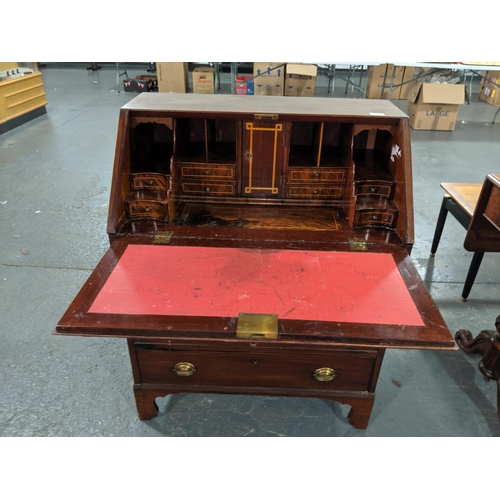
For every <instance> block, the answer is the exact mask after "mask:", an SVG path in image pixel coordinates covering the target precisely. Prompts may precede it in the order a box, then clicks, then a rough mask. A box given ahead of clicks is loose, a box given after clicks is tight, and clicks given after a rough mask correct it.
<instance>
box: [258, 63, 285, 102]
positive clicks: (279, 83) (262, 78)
mask: <svg viewBox="0 0 500 500" xmlns="http://www.w3.org/2000/svg"><path fill="white" fill-rule="evenodd" d="M253 83H254V90H253V91H254V94H255V95H283V89H284V86H285V65H284V64H283V63H279V62H264V63H262V62H256V63H253Z"/></svg>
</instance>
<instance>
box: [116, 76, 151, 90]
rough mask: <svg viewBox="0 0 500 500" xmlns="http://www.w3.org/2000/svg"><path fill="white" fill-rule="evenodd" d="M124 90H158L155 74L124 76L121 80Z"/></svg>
mask: <svg viewBox="0 0 500 500" xmlns="http://www.w3.org/2000/svg"><path fill="white" fill-rule="evenodd" d="M123 89H124V90H125V92H154V91H155V90H158V81H157V79H156V76H152V75H137V76H136V77H135V78H125V79H124V80H123Z"/></svg>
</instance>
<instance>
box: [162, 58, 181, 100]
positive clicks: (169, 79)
mask: <svg viewBox="0 0 500 500" xmlns="http://www.w3.org/2000/svg"><path fill="white" fill-rule="evenodd" d="M156 73H157V75H158V92H177V93H182V94H185V93H186V92H187V91H188V64H187V62H157V63H156Z"/></svg>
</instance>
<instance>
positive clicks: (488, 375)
mask: <svg viewBox="0 0 500 500" xmlns="http://www.w3.org/2000/svg"><path fill="white" fill-rule="evenodd" d="M495 327H496V332H495V331H493V330H483V331H482V332H480V333H479V335H478V336H477V337H476V338H475V339H474V338H473V337H472V334H471V332H470V331H469V330H458V332H456V334H455V340H456V342H457V344H458V346H459V347H460V349H462V350H463V351H465V352H467V353H474V352H476V353H480V354H482V355H483V356H482V358H481V360H480V361H479V370H480V371H481V373H482V374H483V377H484V379H485V380H486V381H487V382H489V381H490V380H495V381H496V383H497V415H498V418H499V419H500V316H498V317H497V319H496V321H495Z"/></svg>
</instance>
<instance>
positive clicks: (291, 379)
mask: <svg viewBox="0 0 500 500" xmlns="http://www.w3.org/2000/svg"><path fill="white" fill-rule="evenodd" d="M135 355H136V360H137V365H138V371H139V377H140V383H150V384H181V385H183V386H190V385H205V386H219V387H220V386H241V387H244V386H252V387H280V388H300V389H320V390H321V389H326V390H349V391H368V390H369V386H370V382H371V379H372V376H373V373H374V368H375V363H376V356H377V355H376V353H374V352H370V351H358V352H355V353H353V352H347V351H339V352H338V353H330V354H324V353H321V352H320V353H318V354H312V355H311V354H297V353H290V354H273V353H261V352H258V353H255V354H253V353H249V352H212V351H187V350H186V351H182V350H180V351H177V350H168V349H166V348H163V349H162V348H161V347H158V348H154V347H153V348H151V346H150V345H149V346H148V347H146V346H144V347H143V346H142V345H141V344H140V343H138V344H136V345H135ZM322 369H323V370H322ZM315 375H316V377H318V378H319V379H318V378H315ZM321 378H325V379H326V380H320V379H321Z"/></svg>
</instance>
